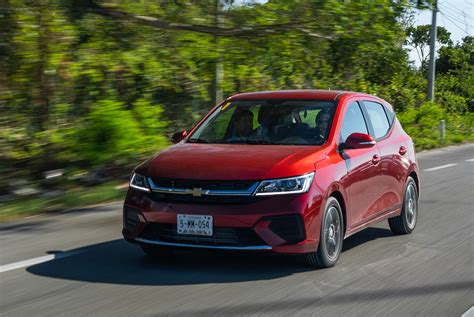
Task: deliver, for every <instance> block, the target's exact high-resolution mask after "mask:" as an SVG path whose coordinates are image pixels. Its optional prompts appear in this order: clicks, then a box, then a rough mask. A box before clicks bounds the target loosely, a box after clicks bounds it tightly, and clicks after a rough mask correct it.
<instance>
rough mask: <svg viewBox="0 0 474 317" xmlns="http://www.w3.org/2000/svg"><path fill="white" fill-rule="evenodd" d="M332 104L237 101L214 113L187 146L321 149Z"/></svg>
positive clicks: (327, 132) (325, 137) (327, 128)
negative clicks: (307, 147) (255, 146)
mask: <svg viewBox="0 0 474 317" xmlns="http://www.w3.org/2000/svg"><path fill="white" fill-rule="evenodd" d="M334 107H335V105H334V102H332V101H317V100H313V101H308V100H254V101H249V100H237V101H233V102H227V103H225V104H224V105H222V106H221V107H219V108H218V109H216V110H215V111H214V112H213V113H212V114H211V115H210V116H209V117H208V118H207V119H206V120H205V121H204V122H203V123H202V124H201V125H200V126H199V127H198V128H197V130H196V131H195V132H194V133H193V134H192V135H191V137H190V138H189V139H188V142H191V143H221V144H222V143H226V144H232V143H240V144H280V145H290V144H291V145H321V144H323V143H324V142H326V139H327V136H328V134H329V130H330V128H331V123H332V117H333V113H334Z"/></svg>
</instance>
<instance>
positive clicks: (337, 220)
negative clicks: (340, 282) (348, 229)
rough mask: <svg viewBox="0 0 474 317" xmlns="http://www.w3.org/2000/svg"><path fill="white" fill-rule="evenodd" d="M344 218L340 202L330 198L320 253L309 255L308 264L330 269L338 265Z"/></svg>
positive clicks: (323, 221)
mask: <svg viewBox="0 0 474 317" xmlns="http://www.w3.org/2000/svg"><path fill="white" fill-rule="evenodd" d="M343 239H344V218H343V217H342V209H341V205H339V202H338V201H337V199H336V198H334V197H329V199H328V200H327V202H326V207H325V208H324V214H323V219H322V221H321V232H320V237H319V246H318V251H316V252H311V253H307V254H306V255H305V256H306V263H307V264H308V265H310V266H312V267H318V268H328V267H332V266H334V265H335V264H336V262H337V260H338V259H339V256H340V255H341V251H342V243H343Z"/></svg>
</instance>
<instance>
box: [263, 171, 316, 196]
mask: <svg viewBox="0 0 474 317" xmlns="http://www.w3.org/2000/svg"><path fill="white" fill-rule="evenodd" d="M313 177H314V172H313V173H309V174H306V175H302V176H297V177H290V178H280V179H270V180H265V181H262V182H261V183H260V185H259V186H258V187H257V190H256V191H255V195H256V196H266V195H284V194H299V193H306V192H307V191H308V190H309V187H310V186H311V182H312V181H313Z"/></svg>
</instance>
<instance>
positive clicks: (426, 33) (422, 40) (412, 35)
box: [406, 24, 453, 66]
mask: <svg viewBox="0 0 474 317" xmlns="http://www.w3.org/2000/svg"><path fill="white" fill-rule="evenodd" d="M430 29H431V25H429V24H426V25H418V26H409V27H408V28H407V29H406V33H407V36H408V38H407V40H406V44H407V45H409V46H411V47H412V48H413V49H415V51H416V53H417V55H418V59H419V61H420V64H421V65H422V66H424V65H425V64H426V62H427V59H428V57H429V54H426V51H425V49H426V47H428V46H429V45H430ZM436 41H437V42H438V44H440V45H452V44H453V42H452V41H451V33H450V32H449V31H448V30H446V29H445V28H444V27H442V26H438V27H437V38H436Z"/></svg>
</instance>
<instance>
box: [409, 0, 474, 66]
mask: <svg viewBox="0 0 474 317" xmlns="http://www.w3.org/2000/svg"><path fill="white" fill-rule="evenodd" d="M438 9H439V12H438V15H437V24H438V26H443V27H444V28H445V29H447V30H448V31H449V32H450V33H451V39H452V40H453V42H454V43H456V42H458V41H459V42H460V41H461V39H462V38H463V37H465V36H467V35H471V36H474V0H438ZM415 18H416V19H415V25H424V24H431V10H417V14H416V17H415ZM410 58H411V60H413V61H415V64H416V65H419V64H420V63H419V61H418V57H417V55H416V52H415V51H412V52H411V53H410Z"/></svg>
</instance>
